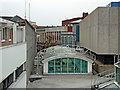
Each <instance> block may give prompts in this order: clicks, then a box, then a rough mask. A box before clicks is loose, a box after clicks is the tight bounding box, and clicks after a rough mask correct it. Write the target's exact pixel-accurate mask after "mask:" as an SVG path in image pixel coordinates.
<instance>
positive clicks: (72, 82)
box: [28, 75, 93, 88]
mask: <svg viewBox="0 0 120 90" xmlns="http://www.w3.org/2000/svg"><path fill="white" fill-rule="evenodd" d="M92 78H93V76H92V75H52V76H46V77H44V78H42V79H41V80H36V81H34V82H32V83H29V84H28V88H91V85H92V81H93V79H92Z"/></svg>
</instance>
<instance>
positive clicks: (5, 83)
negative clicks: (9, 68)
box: [2, 73, 14, 90]
mask: <svg viewBox="0 0 120 90" xmlns="http://www.w3.org/2000/svg"><path fill="white" fill-rule="evenodd" d="M13 77H14V73H12V74H10V75H9V76H8V77H7V78H6V79H5V80H4V81H3V82H2V85H3V87H2V88H3V90H6V89H7V88H8V87H9V86H10V85H11V84H12V83H13V80H14V78H13Z"/></svg>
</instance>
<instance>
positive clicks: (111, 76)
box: [92, 69, 115, 86]
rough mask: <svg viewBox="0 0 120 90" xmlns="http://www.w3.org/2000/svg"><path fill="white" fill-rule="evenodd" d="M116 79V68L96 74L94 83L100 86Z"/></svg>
mask: <svg viewBox="0 0 120 90" xmlns="http://www.w3.org/2000/svg"><path fill="white" fill-rule="evenodd" d="M111 80H115V72H114V69H110V70H106V71H104V72H102V73H98V74H96V75H95V76H94V81H93V83H92V85H94V86H98V85H100V84H102V83H105V82H107V81H111Z"/></svg>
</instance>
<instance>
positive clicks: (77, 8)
mask: <svg viewBox="0 0 120 90" xmlns="http://www.w3.org/2000/svg"><path fill="white" fill-rule="evenodd" d="M112 1H117V2H118V1H119V0H26V18H27V19H28V20H29V3H30V20H31V21H33V22H36V23H37V25H39V26H46V25H47V26H52V25H54V26H59V25H61V24H62V20H65V19H70V18H75V17H82V13H83V12H88V13H89V14H90V13H91V12H92V11H94V10H95V9H96V8H97V7H105V6H106V5H107V4H109V3H110V2H112ZM15 15H19V16H20V17H22V18H25V0H0V16H15Z"/></svg>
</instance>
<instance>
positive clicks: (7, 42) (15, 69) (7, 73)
mask: <svg viewBox="0 0 120 90" xmlns="http://www.w3.org/2000/svg"><path fill="white" fill-rule="evenodd" d="M26 51H27V44H26V42H25V26H20V25H19V24H18V23H16V22H13V21H11V20H6V19H3V18H2V17H0V90H1V89H2V90H6V89H7V88H26V61H27V55H26Z"/></svg>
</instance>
